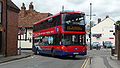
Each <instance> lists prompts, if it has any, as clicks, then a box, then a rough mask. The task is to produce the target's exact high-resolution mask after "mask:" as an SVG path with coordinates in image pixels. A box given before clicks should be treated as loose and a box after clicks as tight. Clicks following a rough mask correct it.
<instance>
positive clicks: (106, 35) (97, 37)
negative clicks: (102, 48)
mask: <svg viewBox="0 0 120 68" xmlns="http://www.w3.org/2000/svg"><path fill="white" fill-rule="evenodd" d="M98 21H99V23H98V24H97V25H95V26H94V27H92V28H91V32H92V43H93V42H99V43H100V44H101V45H103V42H105V41H110V42H112V46H115V36H114V35H113V33H115V25H114V24H115V21H113V20H112V19H111V18H110V17H109V16H106V18H105V19H104V20H102V21H101V19H98Z"/></svg>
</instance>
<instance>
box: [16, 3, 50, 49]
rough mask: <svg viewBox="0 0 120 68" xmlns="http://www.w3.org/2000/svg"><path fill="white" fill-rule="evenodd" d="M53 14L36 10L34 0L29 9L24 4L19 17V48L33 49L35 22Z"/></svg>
mask: <svg viewBox="0 0 120 68" xmlns="http://www.w3.org/2000/svg"><path fill="white" fill-rule="evenodd" d="M50 15H52V14H50V13H40V12H37V11H35V10H34V6H33V5H32V2H31V3H30V4H29V9H28V10H26V7H25V4H24V3H23V4H22V7H21V10H20V13H19V19H18V31H19V33H18V48H20V47H21V48H22V49H31V48H32V43H33V41H32V40H33V38H32V36H33V23H35V22H37V21H39V20H41V19H43V18H46V17H48V16H50Z"/></svg>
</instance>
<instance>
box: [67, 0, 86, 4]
mask: <svg viewBox="0 0 120 68" xmlns="http://www.w3.org/2000/svg"><path fill="white" fill-rule="evenodd" d="M85 1H86V0H67V2H68V3H71V4H76V5H77V4H81V3H83V2H85Z"/></svg>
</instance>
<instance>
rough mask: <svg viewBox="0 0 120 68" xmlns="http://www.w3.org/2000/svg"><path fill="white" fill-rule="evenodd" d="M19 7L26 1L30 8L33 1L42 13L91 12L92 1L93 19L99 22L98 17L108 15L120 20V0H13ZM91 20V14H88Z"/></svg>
mask: <svg viewBox="0 0 120 68" xmlns="http://www.w3.org/2000/svg"><path fill="white" fill-rule="evenodd" d="M12 1H13V3H15V4H16V6H18V7H19V8H21V6H22V3H25V6H26V8H27V9H28V7H29V4H30V2H33V5H34V9H35V10H36V11H38V12H41V13H52V14H56V13H58V12H60V11H62V6H63V5H64V10H74V11H81V12H85V14H86V15H89V14H90V3H92V15H94V14H95V16H92V21H94V22H97V20H98V18H101V19H102V20H103V19H105V17H106V15H109V17H110V18H111V19H112V20H114V21H115V22H116V21H118V20H120V6H119V5H120V0H12ZM86 22H89V16H86Z"/></svg>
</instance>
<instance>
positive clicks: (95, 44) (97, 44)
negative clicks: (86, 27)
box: [92, 42, 101, 49]
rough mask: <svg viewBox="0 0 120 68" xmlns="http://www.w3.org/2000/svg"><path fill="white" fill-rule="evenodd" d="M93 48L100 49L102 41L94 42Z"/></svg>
mask: <svg viewBox="0 0 120 68" xmlns="http://www.w3.org/2000/svg"><path fill="white" fill-rule="evenodd" d="M92 48H96V49H100V48H101V46H100V43H99V42H93V43H92Z"/></svg>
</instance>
